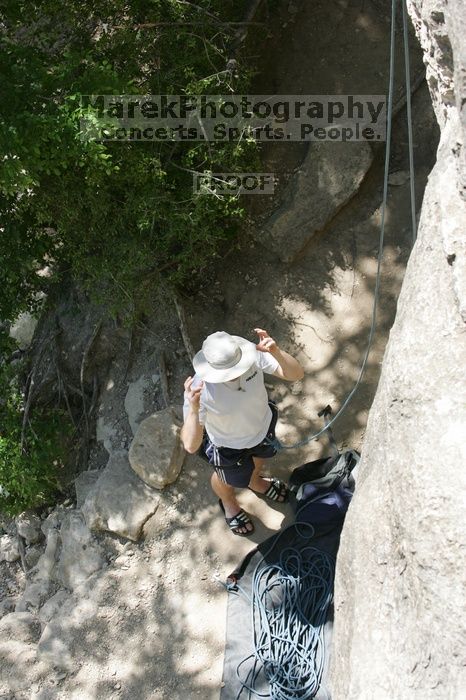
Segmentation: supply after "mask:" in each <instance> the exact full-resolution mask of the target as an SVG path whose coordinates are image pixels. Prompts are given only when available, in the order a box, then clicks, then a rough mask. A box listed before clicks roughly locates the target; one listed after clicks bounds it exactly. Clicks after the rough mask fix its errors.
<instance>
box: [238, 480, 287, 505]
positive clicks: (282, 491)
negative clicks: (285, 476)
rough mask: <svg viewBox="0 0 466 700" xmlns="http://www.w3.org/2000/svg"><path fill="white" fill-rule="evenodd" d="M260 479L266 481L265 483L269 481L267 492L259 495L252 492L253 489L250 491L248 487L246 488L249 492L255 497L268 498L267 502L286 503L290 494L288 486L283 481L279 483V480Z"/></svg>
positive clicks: (258, 492)
mask: <svg viewBox="0 0 466 700" xmlns="http://www.w3.org/2000/svg"><path fill="white" fill-rule="evenodd" d="M262 478H263V479H266V481H270V486H269V488H268V489H267V491H264V493H261V492H260V491H254V489H252V488H251V487H250V486H249V487H248V488H249V490H250V491H252V492H253V493H255V494H256V496H264V497H265V498H268V500H269V501H276V502H277V503H286V501H287V500H288V496H289V494H290V492H289V490H288V486H287V485H286V484H285V483H284V482H283V481H280V479H275V478H272V479H268V478H267V477H265V476H263V477H262ZM280 498H281V500H280Z"/></svg>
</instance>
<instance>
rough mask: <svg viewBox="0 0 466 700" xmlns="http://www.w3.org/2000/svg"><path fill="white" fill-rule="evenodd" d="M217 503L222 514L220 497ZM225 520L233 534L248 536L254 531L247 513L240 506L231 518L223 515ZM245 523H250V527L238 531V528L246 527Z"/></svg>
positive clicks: (222, 506)
mask: <svg viewBox="0 0 466 700" xmlns="http://www.w3.org/2000/svg"><path fill="white" fill-rule="evenodd" d="M218 504H219V506H220V508H221V510H222V511H223V514H225V508H224V505H223V503H222V501H221V499H220V498H219V499H218ZM225 522H226V524H227V525H228V527H229V528H230V530H231V532H232V533H233V534H234V535H239V536H240V537H248V536H249V535H252V533H253V532H254V523H253V522H252V520H251V518H250V517H249V515H248V514H247V513H245V512H244V510H243V509H242V508H241V509H240V510H239V512H238V513H236V515H234V516H233V517H232V518H227V517H226V516H225ZM246 525H252V529H251V530H247V531H246V532H238V528H240V527H246Z"/></svg>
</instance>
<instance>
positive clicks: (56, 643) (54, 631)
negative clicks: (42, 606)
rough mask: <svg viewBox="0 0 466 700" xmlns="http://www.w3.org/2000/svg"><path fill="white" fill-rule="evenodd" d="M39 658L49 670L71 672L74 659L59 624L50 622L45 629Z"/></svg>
mask: <svg viewBox="0 0 466 700" xmlns="http://www.w3.org/2000/svg"><path fill="white" fill-rule="evenodd" d="M37 658H38V659H39V660H40V661H42V662H43V663H44V664H46V665H47V666H48V667H49V668H54V669H60V670H64V671H71V670H72V669H73V657H72V654H71V651H70V648H69V644H68V643H67V641H66V640H65V639H63V630H62V628H61V626H60V624H59V623H54V622H53V621H52V622H50V623H49V624H48V625H46V626H45V627H44V630H43V632H42V635H41V638H40V639H39V644H38V645H37Z"/></svg>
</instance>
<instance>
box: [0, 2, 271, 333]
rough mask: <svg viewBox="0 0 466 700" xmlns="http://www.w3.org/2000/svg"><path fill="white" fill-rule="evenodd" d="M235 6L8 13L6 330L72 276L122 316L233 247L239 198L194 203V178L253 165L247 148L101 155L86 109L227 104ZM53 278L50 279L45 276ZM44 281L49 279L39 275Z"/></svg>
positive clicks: (232, 84) (3, 72)
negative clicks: (205, 101) (105, 104)
mask: <svg viewBox="0 0 466 700" xmlns="http://www.w3.org/2000/svg"><path fill="white" fill-rule="evenodd" d="M243 6H244V2H236V1H235V2H233V0H198V2H196V3H191V2H187V1H185V0H145V2H141V1H139V0H127V1H123V0H93V1H92V2H90V1H89V0H79V1H77V0H67V2H66V3H62V2H59V1H58V0H35V2H26V1H25V0H10V2H9V3H8V4H7V6H6V7H4V9H3V14H2V18H1V23H0V33H1V34H0V36H1V45H0V157H1V159H2V171H1V174H0V214H1V220H2V223H1V237H2V245H1V251H0V285H1V288H2V294H1V296H0V318H3V319H12V318H13V317H14V316H15V315H16V314H17V313H18V312H19V311H21V310H24V309H26V308H31V307H34V305H37V304H39V303H40V299H41V294H40V292H47V289H48V288H49V287H50V285H51V284H54V283H55V282H56V281H57V280H58V279H59V278H60V275H62V274H64V273H65V271H66V272H67V273H69V272H71V274H73V275H74V276H75V278H77V279H78V280H80V282H81V283H82V284H84V285H85V286H86V287H87V289H88V290H89V291H90V292H92V294H93V295H94V297H95V298H96V299H99V300H105V301H109V300H110V301H111V302H112V305H113V308H114V309H117V308H118V307H119V306H120V305H121V303H122V301H123V300H127V298H128V297H130V298H131V299H132V300H134V299H137V297H138V295H139V296H140V295H141V294H143V291H144V289H145V288H146V287H147V286H148V285H149V286H150V285H151V284H153V283H154V282H160V281H161V280H163V281H164V282H165V283H169V284H175V285H177V284H178V285H180V284H186V283H189V281H190V280H191V279H192V277H193V275H194V276H195V275H196V274H198V273H199V271H202V269H203V268H204V266H205V265H206V264H207V261H208V260H209V258H210V257H211V256H212V255H215V254H216V253H217V252H218V250H219V244H220V243H221V242H222V241H224V240H225V239H226V238H228V237H231V236H233V235H234V233H235V231H236V228H237V223H238V219H239V217H240V216H241V215H242V209H241V206H240V205H239V204H238V201H237V200H235V199H234V198H232V197H226V198H216V197H206V196H203V197H199V196H195V195H193V191H192V172H191V171H193V170H194V171H199V172H204V171H210V172H219V171H220V172H224V171H227V172H229V171H233V172H238V171H243V170H247V169H250V168H251V167H254V165H255V164H256V158H257V153H256V145H255V144H254V143H253V142H251V141H248V140H241V141H240V142H236V143H235V142H229V143H203V142H179V141H178V142H141V143H135V142H131V143H129V142H110V141H109V142H96V141H85V140H81V139H80V137H79V129H80V127H79V121H80V118H81V117H82V116H83V110H84V109H85V108H84V107H83V105H82V99H81V98H82V96H83V95H92V94H158V95H160V94H175V95H179V94H212V93H217V94H225V93H229V92H232V91H235V92H240V91H245V89H246V88H247V85H248V80H249V75H248V71H247V70H246V69H245V68H243V67H241V66H240V68H239V70H238V74H237V75H236V76H234V75H232V73H231V71H228V70H226V64H227V59H228V58H229V56H228V46H229V44H230V43H231V40H232V33H233V29H232V26H233V25H228V22H229V21H235V20H238V19H241V16H242V12H243ZM44 267H47V270H46V274H44ZM40 271H42V273H41V274H38V272H40Z"/></svg>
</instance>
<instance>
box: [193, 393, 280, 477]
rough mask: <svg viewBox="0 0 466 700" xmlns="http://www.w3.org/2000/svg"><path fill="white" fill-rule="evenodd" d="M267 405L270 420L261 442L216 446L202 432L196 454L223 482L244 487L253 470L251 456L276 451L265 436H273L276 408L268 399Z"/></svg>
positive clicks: (265, 456) (269, 437) (262, 455)
mask: <svg viewBox="0 0 466 700" xmlns="http://www.w3.org/2000/svg"><path fill="white" fill-rule="evenodd" d="M269 406H270V409H271V411H272V420H271V421H270V425H269V429H268V430H267V435H266V436H265V437H264V439H263V440H262V442H260V443H259V444H258V445H255V446H254V447H246V448H244V449H235V448H234V447H217V446H216V445H214V444H213V443H212V442H211V440H210V438H209V436H208V435H207V433H204V439H203V442H202V445H201V447H200V449H199V453H198V454H199V456H200V457H202V458H203V459H205V460H206V461H207V462H209V464H210V465H212V466H213V467H214V469H215V471H216V473H217V475H218V477H219V479H220V480H221V481H223V483H225V484H228V485H229V486H235V487H236V488H246V487H247V486H248V484H249V482H250V480H251V476H252V473H253V471H254V460H253V457H261V458H264V459H268V458H269V457H273V456H274V455H275V454H276V453H277V450H276V449H275V447H274V446H273V445H271V444H270V442H268V441H267V438H268V439H270V440H273V439H274V438H275V426H276V423H277V418H278V409H277V407H276V405H275V404H274V403H273V402H272V401H269Z"/></svg>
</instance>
